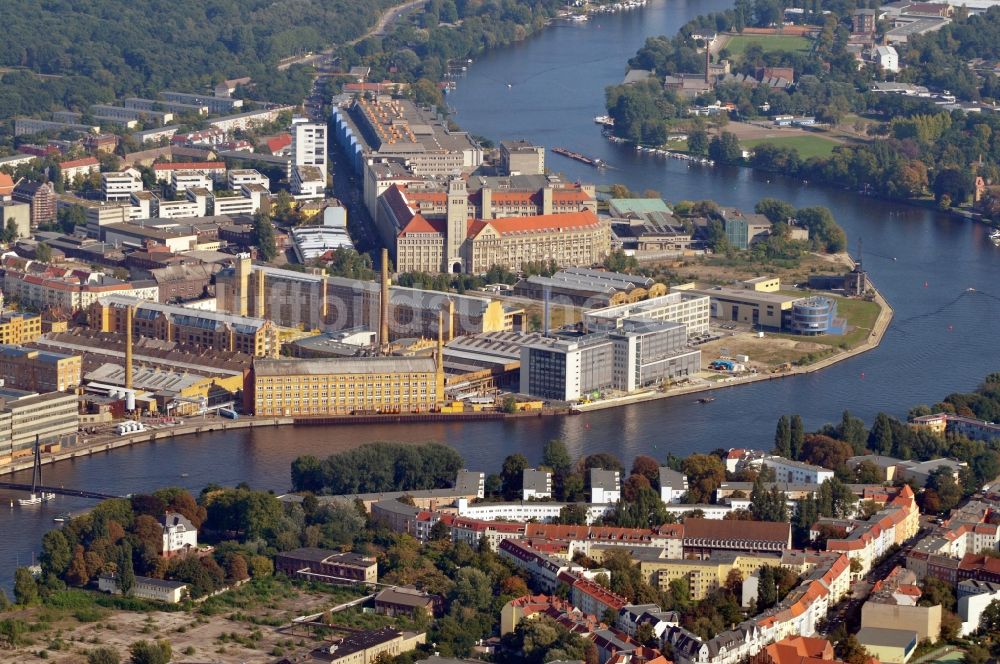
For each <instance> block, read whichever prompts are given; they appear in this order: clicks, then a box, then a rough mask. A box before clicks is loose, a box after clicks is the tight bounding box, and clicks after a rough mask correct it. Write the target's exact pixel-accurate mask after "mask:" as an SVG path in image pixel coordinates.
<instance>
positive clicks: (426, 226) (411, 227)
mask: <svg viewBox="0 0 1000 664" xmlns="http://www.w3.org/2000/svg"><path fill="white" fill-rule="evenodd" d="M445 232H447V222H445V221H444V220H443V219H435V220H433V221H431V220H429V219H425V218H424V216H423V215H421V214H415V215H413V217H412V218H411V219H410V221H409V222H408V223H407V224H406V226H405V227H404V228H403V230H401V231H400V232H399V237H405V236H407V235H413V234H416V233H438V234H439V235H444V234H445Z"/></svg>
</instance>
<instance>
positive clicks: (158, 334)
mask: <svg viewBox="0 0 1000 664" xmlns="http://www.w3.org/2000/svg"><path fill="white" fill-rule="evenodd" d="M129 317H131V322H132V325H131V330H132V332H133V333H134V334H135V335H136V336H142V337H150V338H153V339H161V340H163V341H177V342H180V343H184V344H187V345H190V346H196V347H199V348H205V349H212V350H223V351H239V352H242V353H246V354H247V355H253V356H255V357H277V355H278V351H279V350H280V342H279V339H278V332H277V328H276V326H275V324H274V323H273V322H271V321H269V320H263V319H260V318H249V317H247V316H238V315H234V314H227V313H219V312H216V311H201V310H197V309H189V308H186V307H180V306H174V305H169V304H160V303H158V302H148V301H145V300H139V299H137V298H133V297H125V296H118V295H114V296H109V297H102V298H100V299H98V300H97V301H96V302H94V303H93V304H92V305H91V306H90V309H89V311H88V322H89V325H90V327H91V329H94V330H97V331H100V332H117V333H119V334H124V333H125V332H126V330H127V329H128V328H129V325H128V322H127V321H128V319H129Z"/></svg>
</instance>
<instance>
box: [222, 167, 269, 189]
mask: <svg viewBox="0 0 1000 664" xmlns="http://www.w3.org/2000/svg"><path fill="white" fill-rule="evenodd" d="M226 179H227V181H228V183H229V188H230V189H239V188H240V187H242V186H243V185H245V184H259V185H261V186H262V187H264V188H265V189H270V188H271V181H270V180H269V179H268V178H267V176H265V175H262V174H261V173H260V172H259V171H257V170H256V169H253V168H240V169H234V170H231V171H229V173H228V174H227V176H226Z"/></svg>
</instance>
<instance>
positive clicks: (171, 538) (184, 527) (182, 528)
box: [162, 512, 198, 557]
mask: <svg viewBox="0 0 1000 664" xmlns="http://www.w3.org/2000/svg"><path fill="white" fill-rule="evenodd" d="M196 548H198V529H197V528H195V527H194V525H193V524H192V523H191V522H190V521H189V520H188V519H187V518H186V517H185V516H183V515H182V514H177V513H176V512H167V513H166V514H164V516H163V542H162V552H163V555H164V556H166V557H170V556H172V555H176V554H178V553H182V552H185V551H191V550H193V549H196Z"/></svg>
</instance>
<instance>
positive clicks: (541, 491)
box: [521, 468, 552, 500]
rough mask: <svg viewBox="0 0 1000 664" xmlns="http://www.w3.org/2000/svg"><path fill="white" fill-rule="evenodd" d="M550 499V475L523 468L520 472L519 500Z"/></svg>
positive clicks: (546, 472)
mask: <svg viewBox="0 0 1000 664" xmlns="http://www.w3.org/2000/svg"><path fill="white" fill-rule="evenodd" d="M541 498H552V473H550V472H549V471H547V470H536V469H535V468H525V469H524V470H523V471H521V500H533V499H541Z"/></svg>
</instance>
